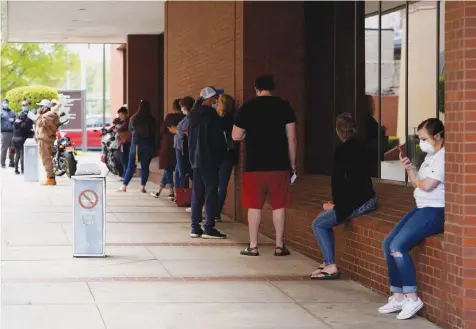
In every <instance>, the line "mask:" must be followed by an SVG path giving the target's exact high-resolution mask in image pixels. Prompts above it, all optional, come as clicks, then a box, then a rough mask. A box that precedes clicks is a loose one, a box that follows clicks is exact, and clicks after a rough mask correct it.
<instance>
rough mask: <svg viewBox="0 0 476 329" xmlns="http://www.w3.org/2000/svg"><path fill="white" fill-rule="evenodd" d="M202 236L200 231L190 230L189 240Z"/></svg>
mask: <svg viewBox="0 0 476 329" xmlns="http://www.w3.org/2000/svg"><path fill="white" fill-rule="evenodd" d="M202 235H203V230H202V229H197V230H192V233H190V237H191V238H201V237H202Z"/></svg>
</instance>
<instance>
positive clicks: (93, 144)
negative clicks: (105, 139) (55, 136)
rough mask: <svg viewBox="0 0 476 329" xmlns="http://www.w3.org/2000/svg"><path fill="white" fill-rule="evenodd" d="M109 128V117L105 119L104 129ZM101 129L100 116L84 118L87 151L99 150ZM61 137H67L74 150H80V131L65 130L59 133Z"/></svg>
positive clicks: (81, 142)
mask: <svg viewBox="0 0 476 329" xmlns="http://www.w3.org/2000/svg"><path fill="white" fill-rule="evenodd" d="M110 126H111V119H110V117H106V127H110ZM102 128H103V117H102V115H94V116H89V117H88V118H86V137H87V146H88V149H94V150H96V149H97V150H100V149H101V145H102V144H101V129H102ZM61 134H62V135H64V136H68V137H69V139H70V140H71V142H72V143H73V144H74V145H75V147H76V148H78V149H80V148H81V147H82V145H83V134H82V132H81V131H68V130H67V129H65V130H63V131H62V132H61Z"/></svg>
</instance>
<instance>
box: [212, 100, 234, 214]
mask: <svg viewBox="0 0 476 329" xmlns="http://www.w3.org/2000/svg"><path fill="white" fill-rule="evenodd" d="M217 113H218V115H219V116H220V118H221V120H220V121H221V129H222V131H223V135H224V138H225V141H226V147H227V153H226V157H225V159H224V160H223V162H222V163H221V165H220V176H219V178H220V182H219V185H218V209H217V213H216V218H215V219H216V220H217V221H220V220H221V213H222V211H223V206H224V205H225V200H226V196H227V192H228V183H229V182H230V178H231V173H232V172H233V168H234V167H235V166H236V165H237V164H238V145H239V143H236V142H234V141H233V139H232V137H231V133H232V130H233V124H234V122H235V100H234V99H233V97H231V96H230V95H227V94H223V95H220V97H219V98H218V107H217Z"/></svg>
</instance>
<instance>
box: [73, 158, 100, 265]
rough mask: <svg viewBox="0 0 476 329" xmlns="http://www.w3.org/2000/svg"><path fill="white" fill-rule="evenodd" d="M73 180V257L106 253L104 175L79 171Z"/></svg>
mask: <svg viewBox="0 0 476 329" xmlns="http://www.w3.org/2000/svg"><path fill="white" fill-rule="evenodd" d="M98 168H99V167H98ZM80 171H81V167H79V168H78V173H80ZM72 180H73V198H74V200H73V212H74V215H73V221H74V223H73V257H105V256H106V252H105V245H106V178H105V177H104V176H101V175H100V174H99V175H83V176H80V175H78V176H73V177H72Z"/></svg>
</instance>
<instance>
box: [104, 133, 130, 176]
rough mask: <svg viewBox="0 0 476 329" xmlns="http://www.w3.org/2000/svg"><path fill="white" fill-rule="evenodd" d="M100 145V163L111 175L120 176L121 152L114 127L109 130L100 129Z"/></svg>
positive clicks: (121, 171)
mask: <svg viewBox="0 0 476 329" xmlns="http://www.w3.org/2000/svg"><path fill="white" fill-rule="evenodd" d="M101 145H102V153H101V161H102V162H103V163H104V164H105V165H106V167H107V169H108V170H109V171H110V172H111V173H112V174H114V175H117V176H122V174H123V171H124V169H123V167H122V163H121V158H120V156H121V154H120V152H121V151H120V149H119V141H118V138H117V134H116V133H115V132H114V126H112V127H111V128H109V129H106V128H102V129H101Z"/></svg>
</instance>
